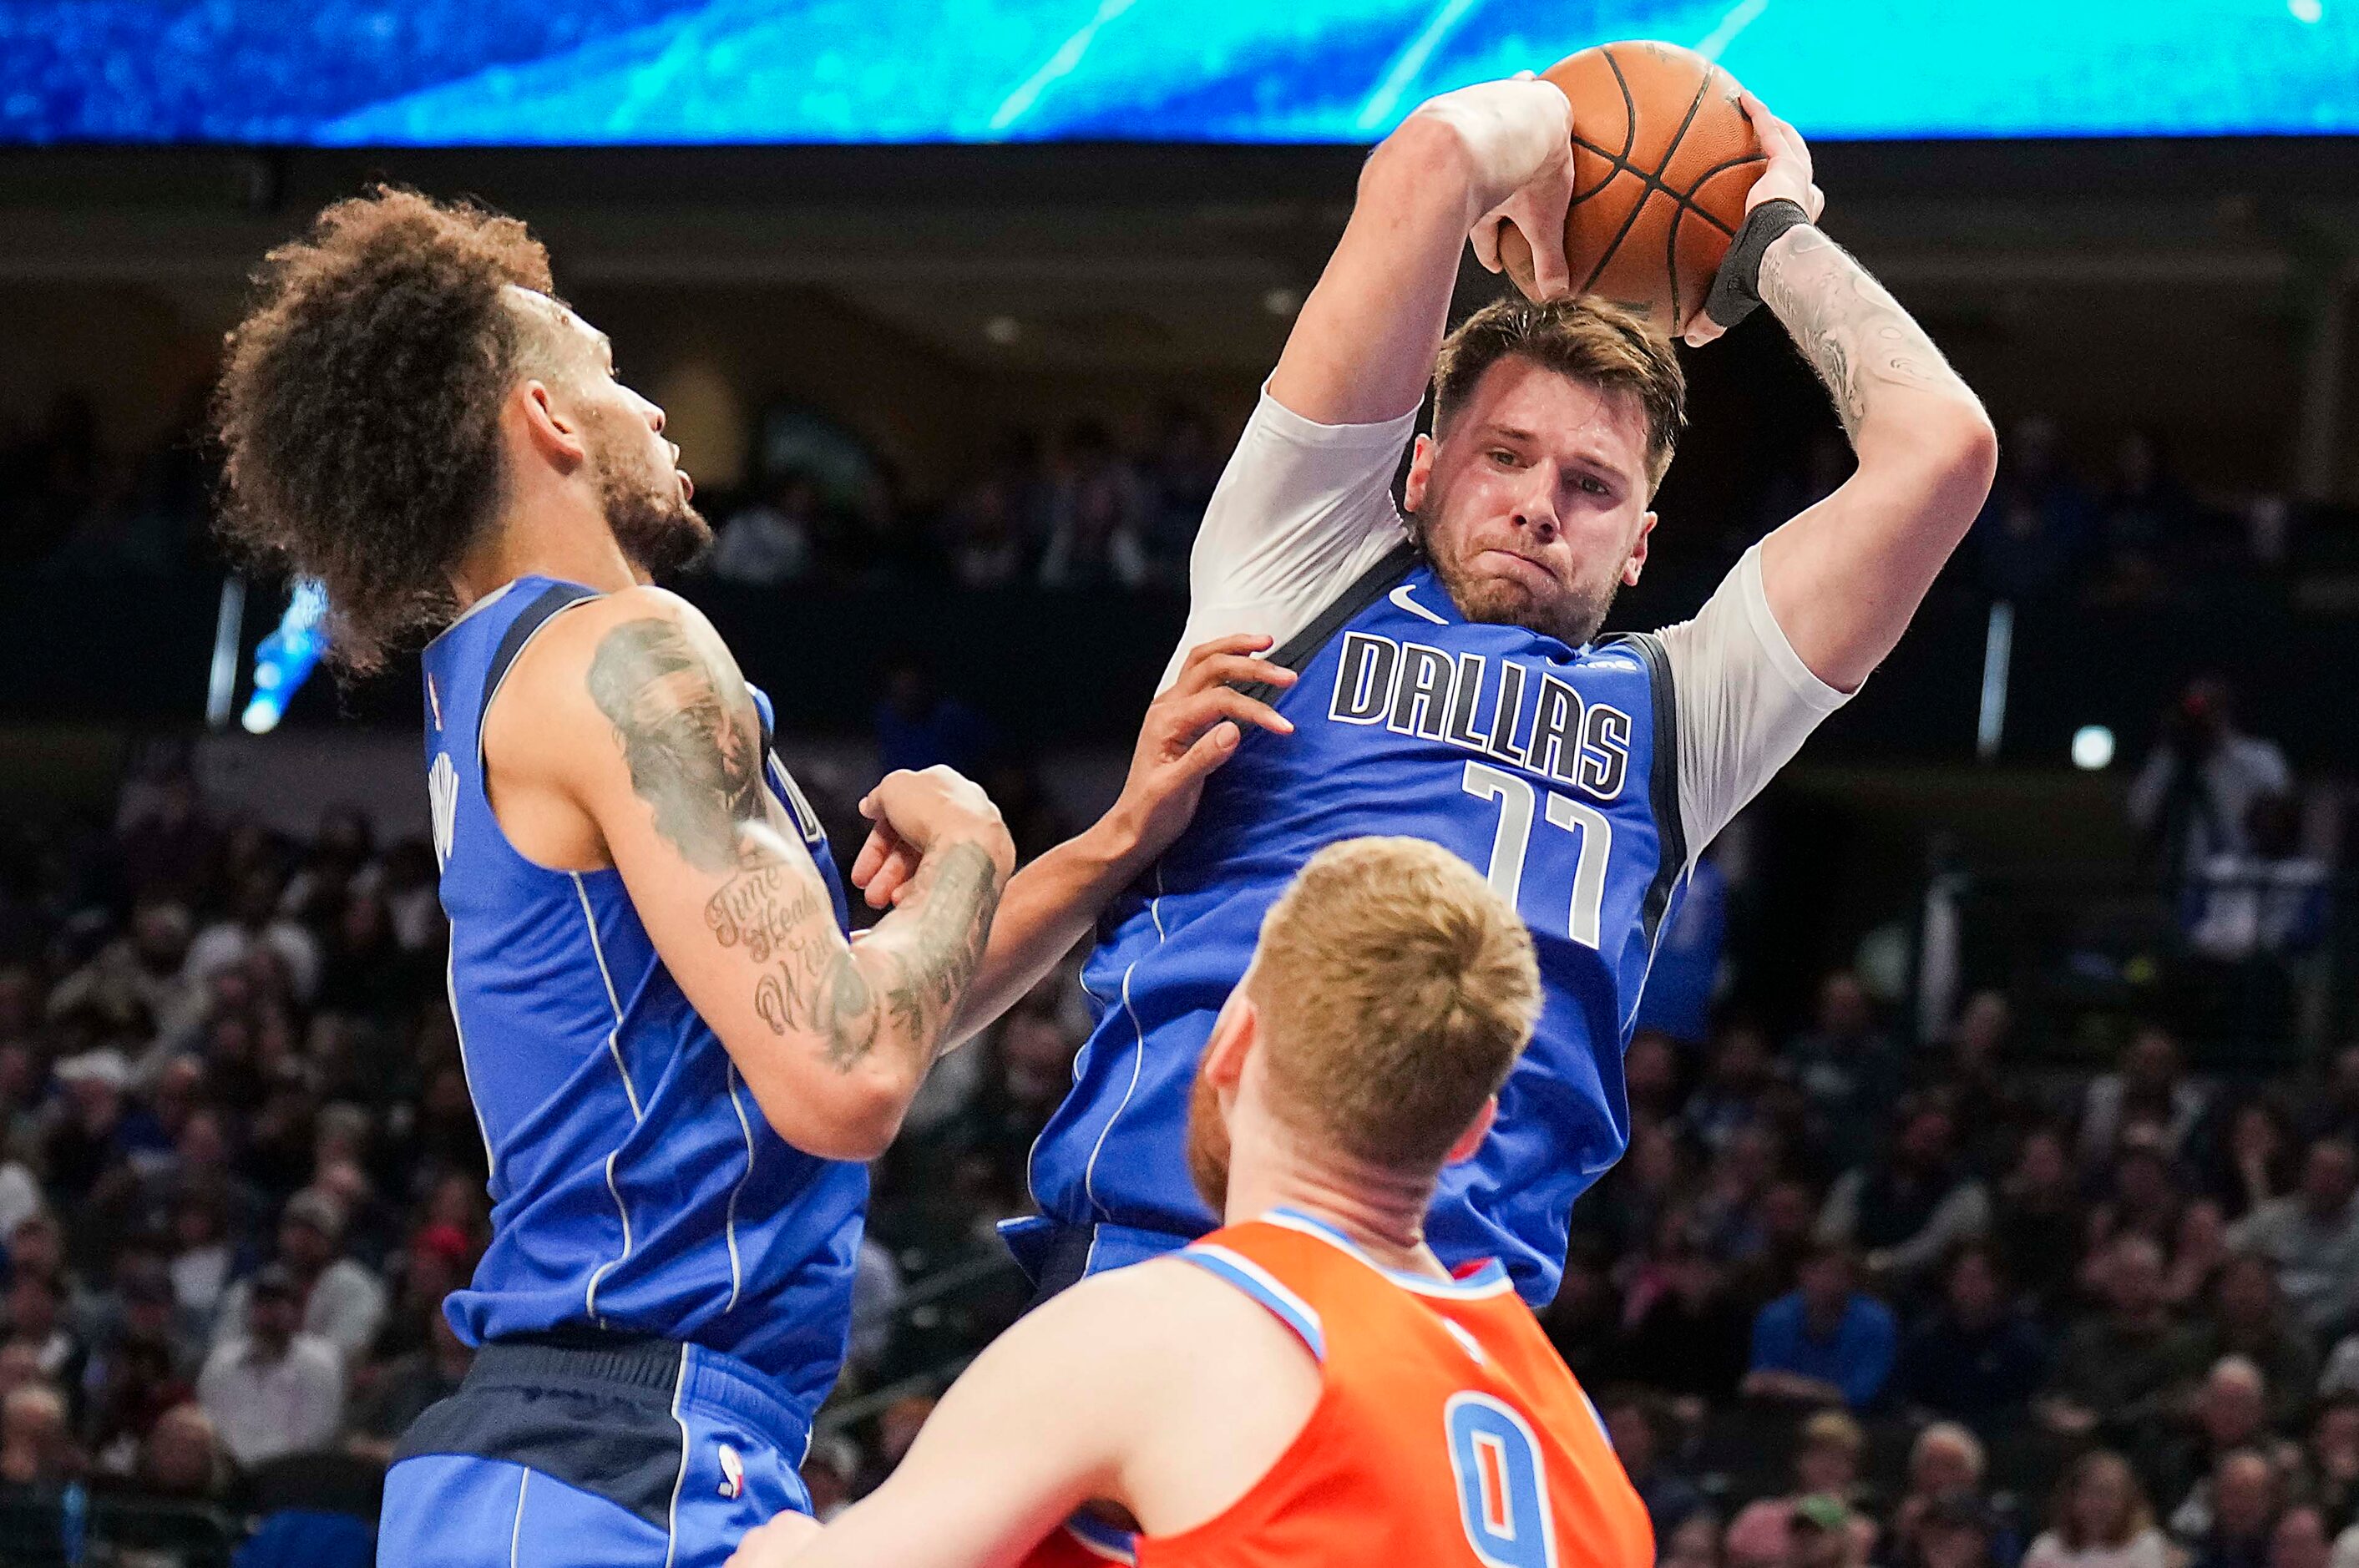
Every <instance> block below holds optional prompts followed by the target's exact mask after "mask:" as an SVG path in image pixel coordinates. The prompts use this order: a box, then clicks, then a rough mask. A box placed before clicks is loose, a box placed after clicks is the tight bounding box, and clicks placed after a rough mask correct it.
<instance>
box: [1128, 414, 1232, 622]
mask: <svg viewBox="0 0 2359 1568" xmlns="http://www.w3.org/2000/svg"><path fill="white" fill-rule="evenodd" d="M1222 461H1223V460H1222V455H1221V449H1220V446H1219V443H1218V442H1217V441H1215V440H1214V439H1213V435H1212V421H1211V420H1210V419H1206V418H1205V417H1204V416H1203V414H1202V412H1201V411H1200V410H1198V409H1195V408H1189V407H1188V406H1186V405H1185V404H1181V403H1168V404H1166V405H1165V406H1164V408H1163V410H1162V418H1161V423H1160V428H1159V429H1158V431H1157V433H1156V438H1155V441H1154V446H1153V450H1152V452H1151V454H1150V455H1149V456H1148V458H1147V463H1146V464H1145V468H1144V472H1143V473H1142V474H1141V476H1140V477H1141V480H1142V482H1143V484H1144V485H1145V487H1146V491H1147V528H1146V544H1147V561H1148V565H1149V568H1150V572H1151V577H1150V581H1151V582H1152V583H1154V584H1155V585H1156V586H1158V587H1165V588H1176V587H1180V586H1184V585H1185V583H1186V582H1187V572H1188V556H1189V552H1190V550H1191V549H1192V548H1193V547H1194V545H1195V543H1196V529H1197V528H1198V527H1199V526H1200V525H1201V524H1202V522H1203V520H1204V508H1205V507H1206V506H1210V505H1211V504H1212V489H1213V487H1214V486H1215V485H1219V484H1220V482H1221V466H1222Z"/></svg>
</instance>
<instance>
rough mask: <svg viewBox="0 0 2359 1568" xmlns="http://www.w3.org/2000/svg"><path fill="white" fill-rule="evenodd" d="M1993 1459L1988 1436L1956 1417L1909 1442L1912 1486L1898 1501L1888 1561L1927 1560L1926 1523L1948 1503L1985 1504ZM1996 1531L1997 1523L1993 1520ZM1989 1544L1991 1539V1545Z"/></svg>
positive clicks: (1887, 1540)
mask: <svg viewBox="0 0 2359 1568" xmlns="http://www.w3.org/2000/svg"><path fill="white" fill-rule="evenodd" d="M1987 1465H1988V1460H1987V1458H1986V1457H1985V1455H1984V1452H1983V1444H1982V1440H1981V1439H1980V1438H1978V1437H1976V1436H1975V1435H1974V1434H1973V1432H1969V1431H1967V1430H1966V1429H1965V1428H1964V1427H1962V1426H1960V1425H1959V1424H1958V1423H1957V1422H1955V1421H1935V1422H1934V1423H1933V1424H1932V1425H1930V1426H1929V1427H1927V1428H1925V1430H1924V1431H1922V1432H1919V1433H1918V1434H1917V1439H1916V1441H1915V1442H1914V1443H1910V1444H1909V1445H1908V1476H1907V1483H1906V1489H1905V1490H1903V1491H1902V1493H1901V1494H1900V1501H1899V1502H1898V1503H1897V1504H1896V1505H1894V1507H1893V1509H1892V1514H1891V1528H1890V1530H1888V1531H1887V1532H1886V1536H1885V1538H1884V1553H1883V1560H1884V1561H1885V1562H1887V1563H1919V1562H1921V1561H1923V1558H1922V1551H1923V1546H1924V1532H1925V1530H1926V1527H1927V1526H1928V1524H1929V1523H1930V1522H1931V1521H1932V1520H1933V1519H1935V1518H1936V1517H1937V1516H1938V1514H1939V1512H1940V1509H1941V1508H1942V1506H1943V1505H1944V1504H1946V1503H1950V1502H1951V1501H1954V1500H1956V1499H1960V1498H1963V1499H1965V1500H1968V1501H1973V1502H1977V1503H1978V1502H1979V1500H1980V1498H1981V1497H1982V1490H1983V1476H1984V1472H1985V1470H1986V1468H1987ZM1991 1525H1992V1529H1993V1531H1994V1532H1995V1529H1996V1521H1995V1520H1994V1521H1991ZM1985 1544H1989V1543H1987V1542H1986V1543H1985Z"/></svg>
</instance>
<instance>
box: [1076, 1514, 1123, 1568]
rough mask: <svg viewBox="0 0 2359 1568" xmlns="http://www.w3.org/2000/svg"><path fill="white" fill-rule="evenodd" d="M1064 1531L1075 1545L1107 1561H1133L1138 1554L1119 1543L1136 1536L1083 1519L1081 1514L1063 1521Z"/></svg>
mask: <svg viewBox="0 0 2359 1568" xmlns="http://www.w3.org/2000/svg"><path fill="white" fill-rule="evenodd" d="M1085 1527H1086V1528H1085ZM1096 1532H1103V1533H1096ZM1065 1533H1066V1535H1068V1536H1069V1537H1071V1539H1072V1541H1074V1543H1075V1544H1076V1545H1078V1546H1080V1547H1081V1549H1082V1551H1084V1552H1088V1553H1089V1554H1090V1555H1091V1556H1093V1557H1103V1558H1104V1559H1105V1560H1106V1561H1107V1562H1109V1563H1136V1562H1137V1561H1138V1554H1137V1552H1136V1551H1135V1550H1134V1549H1131V1548H1128V1547H1125V1546H1124V1545H1122V1544H1121V1542H1122V1541H1125V1540H1135V1539H1136V1538H1135V1537H1132V1536H1130V1535H1129V1534H1128V1533H1127V1532H1126V1531H1123V1530H1115V1529H1114V1527H1113V1526H1112V1525H1101V1524H1098V1523H1097V1522H1096V1521H1095V1520H1084V1519H1082V1517H1081V1516H1079V1515H1075V1516H1074V1517H1073V1518H1071V1519H1067V1520H1066V1521H1065Z"/></svg>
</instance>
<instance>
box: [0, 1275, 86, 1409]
mask: <svg viewBox="0 0 2359 1568" xmlns="http://www.w3.org/2000/svg"><path fill="white" fill-rule="evenodd" d="M65 1305H66V1303H65V1297H64V1292H63V1291H62V1290H60V1287H59V1282H58V1279H57V1277H56V1276H54V1275H51V1274H48V1273H44V1272H42V1271H41V1270H39V1269H30V1268H20V1269H17V1270H16V1276H15V1278H14V1279H12V1280H11V1281H10V1282H9V1285H8V1338H9V1340H10V1341H11V1342H12V1343H15V1344H17V1345H26V1346H28V1347H30V1349H31V1350H32V1353H33V1365H34V1366H35V1367H37V1368H38V1370H39V1372H40V1375H41V1376H42V1377H45V1378H47V1379H49V1381H50V1382H53V1383H57V1384H59V1385H60V1386H61V1387H69V1388H70V1387H72V1386H74V1385H75V1384H77V1383H79V1382H80V1380H81V1377H82V1365H83V1361H84V1358H85V1356H86V1352H85V1351H84V1350H83V1348H82V1341H81V1340H80V1339H79V1338H77V1337H76V1336H75V1334H73V1332H72V1331H71V1329H69V1328H68V1327H67V1326H66V1323H65Z"/></svg>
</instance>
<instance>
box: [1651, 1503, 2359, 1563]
mask: <svg viewBox="0 0 2359 1568" xmlns="http://www.w3.org/2000/svg"><path fill="white" fill-rule="evenodd" d="M1655 1561H1656V1563H1658V1565H1659V1568H1721V1536H1720V1520H1719V1519H1718V1518H1717V1517H1716V1516H1714V1515H1713V1513H1712V1510H1711V1509H1710V1508H1699V1509H1698V1510H1697V1511H1695V1512H1694V1513H1691V1514H1690V1515H1689V1516H1688V1517H1687V1518H1686V1519H1683V1520H1681V1521H1680V1527H1679V1528H1678V1529H1677V1530H1673V1531H1671V1533H1670V1534H1669V1535H1668V1536H1662V1537H1658V1545H1657V1548H1656V1554H1655ZM2337 1568H2340V1564H2338V1565H2337Z"/></svg>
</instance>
